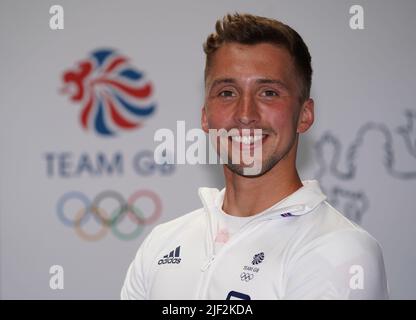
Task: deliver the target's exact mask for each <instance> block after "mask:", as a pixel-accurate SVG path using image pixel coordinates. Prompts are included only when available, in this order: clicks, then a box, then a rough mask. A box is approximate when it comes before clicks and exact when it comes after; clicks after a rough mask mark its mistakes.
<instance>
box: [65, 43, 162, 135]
mask: <svg viewBox="0 0 416 320" xmlns="http://www.w3.org/2000/svg"><path fill="white" fill-rule="evenodd" d="M62 80H63V82H64V88H63V89H62V92H63V93H66V94H69V95H70V98H71V100H72V101H74V102H76V103H80V104H81V106H82V110H81V113H80V122H81V125H82V127H83V128H84V129H90V128H94V129H95V131H96V132H97V133H98V134H100V135H104V136H111V135H115V134H116V133H117V132H118V131H120V130H122V129H124V130H129V129H137V128H140V127H141V126H142V121H143V119H145V118H147V117H149V116H150V115H152V114H153V113H154V111H155V108H156V105H155V103H154V101H153V99H152V91H153V87H152V84H151V83H150V82H149V81H148V80H147V79H146V78H145V76H144V74H143V73H142V72H140V71H137V70H136V69H135V68H134V67H132V66H131V64H130V63H129V61H128V59H127V58H126V57H124V56H122V55H120V54H119V53H117V52H116V51H115V50H96V51H94V52H92V54H91V55H90V57H89V58H88V59H86V60H83V61H81V62H79V63H78V65H77V67H76V69H71V70H68V71H65V72H64V74H63V79H62Z"/></svg>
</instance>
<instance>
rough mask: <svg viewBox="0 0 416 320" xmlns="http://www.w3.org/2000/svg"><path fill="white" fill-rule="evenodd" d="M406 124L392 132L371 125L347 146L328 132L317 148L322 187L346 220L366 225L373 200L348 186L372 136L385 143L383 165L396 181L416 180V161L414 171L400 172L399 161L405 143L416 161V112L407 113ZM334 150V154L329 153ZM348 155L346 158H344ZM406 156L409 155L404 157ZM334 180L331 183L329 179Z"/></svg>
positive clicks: (384, 125)
mask: <svg viewBox="0 0 416 320" xmlns="http://www.w3.org/2000/svg"><path fill="white" fill-rule="evenodd" d="M404 116H405V124H403V125H401V126H399V127H396V128H395V129H390V128H389V126H388V125H387V124H385V123H376V122H371V121H370V122H367V123H365V124H363V125H362V126H361V127H360V128H359V129H358V131H357V133H356V135H355V138H354V140H353V141H352V142H351V143H350V144H349V145H347V146H344V145H343V143H342V142H341V140H340V139H339V138H337V137H336V136H335V135H334V134H333V133H331V132H330V131H327V132H325V133H324V134H323V135H322V136H321V137H320V138H319V139H318V140H317V142H316V143H315V144H314V152H315V157H316V159H317V163H318V166H319V168H318V170H317V172H316V173H315V177H316V179H317V180H319V182H320V183H321V186H322V189H323V190H324V191H325V193H326V194H327V195H328V200H329V202H330V203H331V204H332V205H334V207H336V208H337V209H339V210H340V211H341V212H344V214H345V216H347V217H348V218H349V219H351V220H353V221H354V222H356V223H360V222H361V221H362V218H363V215H364V214H365V212H366V211H367V210H368V208H369V205H370V200H369V198H368V196H367V194H366V192H365V191H364V190H350V189H348V188H347V187H346V186H345V182H347V181H351V180H354V179H355V178H356V177H357V158H358V156H359V154H360V153H362V152H364V151H363V150H371V148H364V145H365V144H366V142H365V141H366V137H367V136H368V135H369V134H372V133H377V134H379V135H380V136H381V137H382V139H383V144H382V154H383V158H382V159H381V160H382V164H383V166H384V168H385V171H386V172H387V173H388V175H390V176H391V177H392V178H394V179H400V180H412V179H416V161H415V163H414V166H413V165H412V169H403V168H399V165H397V159H398V158H399V157H398V156H399V154H400V155H401V156H402V155H403V153H399V152H398V151H397V141H396V140H398V139H399V140H400V139H401V141H402V143H403V145H404V147H405V150H406V151H407V153H408V156H409V157H411V158H412V160H416V110H406V111H404ZM328 148H329V149H330V150H331V152H329V155H328V152H325V150H327V149H328ZM342 154H344V157H342ZM403 156H406V155H403ZM328 177H331V178H332V179H331V181H335V182H328V181H327V180H329V179H326V178H328Z"/></svg>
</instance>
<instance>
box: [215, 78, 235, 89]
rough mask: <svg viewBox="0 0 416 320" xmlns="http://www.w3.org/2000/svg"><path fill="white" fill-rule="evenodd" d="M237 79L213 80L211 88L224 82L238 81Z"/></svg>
mask: <svg viewBox="0 0 416 320" xmlns="http://www.w3.org/2000/svg"><path fill="white" fill-rule="evenodd" d="M236 82H237V81H236V80H235V79H234V78H220V79H215V80H214V81H212V84H211V88H212V87H214V86H217V85H219V84H223V83H236Z"/></svg>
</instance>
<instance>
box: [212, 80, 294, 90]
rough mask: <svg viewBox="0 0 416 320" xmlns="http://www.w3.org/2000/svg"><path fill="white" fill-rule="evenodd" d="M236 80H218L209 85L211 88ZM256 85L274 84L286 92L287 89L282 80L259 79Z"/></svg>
mask: <svg viewBox="0 0 416 320" xmlns="http://www.w3.org/2000/svg"><path fill="white" fill-rule="evenodd" d="M236 82H237V80H236V79H234V78H219V79H215V80H214V81H213V82H212V84H211V88H213V87H215V86H217V85H220V84H227V83H230V84H232V83H236ZM256 83H257V84H276V85H278V86H280V87H283V88H284V89H286V90H288V89H289V87H288V86H287V85H286V83H284V82H283V81H282V80H279V79H269V78H261V79H257V80H256Z"/></svg>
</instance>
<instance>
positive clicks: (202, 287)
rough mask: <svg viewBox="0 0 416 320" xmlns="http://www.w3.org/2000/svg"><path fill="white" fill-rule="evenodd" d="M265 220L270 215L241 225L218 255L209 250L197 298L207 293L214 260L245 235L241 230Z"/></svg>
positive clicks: (203, 296) (203, 297)
mask: <svg viewBox="0 0 416 320" xmlns="http://www.w3.org/2000/svg"><path fill="white" fill-rule="evenodd" d="M295 207H296V208H295ZM288 209H290V207H288V208H282V209H281V210H278V212H277V213H273V216H274V215H279V214H280V213H279V212H280V211H281V212H282V213H283V212H285V211H288ZM293 209H295V210H292V211H302V209H303V206H294V208H293ZM296 209H297V210H296ZM209 214H210V213H209ZM266 220H271V219H270V216H267V217H261V218H259V219H253V220H251V221H250V222H248V223H247V224H246V225H245V226H243V227H242V228H241V229H240V230H239V231H238V232H237V234H235V235H234V237H233V238H231V240H230V241H229V242H227V243H226V244H224V246H223V247H222V250H221V251H220V253H219V254H218V255H215V253H214V252H211V254H210V257H209V258H208V260H207V262H206V263H205V264H204V265H203V266H202V267H201V271H202V272H203V274H202V276H201V279H200V281H199V284H198V289H197V295H196V296H197V299H198V300H201V299H206V298H205V296H206V293H207V290H208V283H209V279H210V277H211V274H212V268H211V266H212V264H213V263H214V262H217V261H218V258H219V257H220V256H221V255H223V254H224V252H226V251H227V250H228V248H229V247H231V246H232V245H233V244H234V243H235V242H237V241H238V240H240V238H242V237H243V236H244V235H247V234H248V232H243V231H246V229H248V228H249V227H251V225H252V224H253V223H254V222H257V227H258V226H259V224H260V222H262V221H266ZM208 226H210V224H208ZM253 231H254V230H253ZM213 245H214V244H213Z"/></svg>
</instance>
